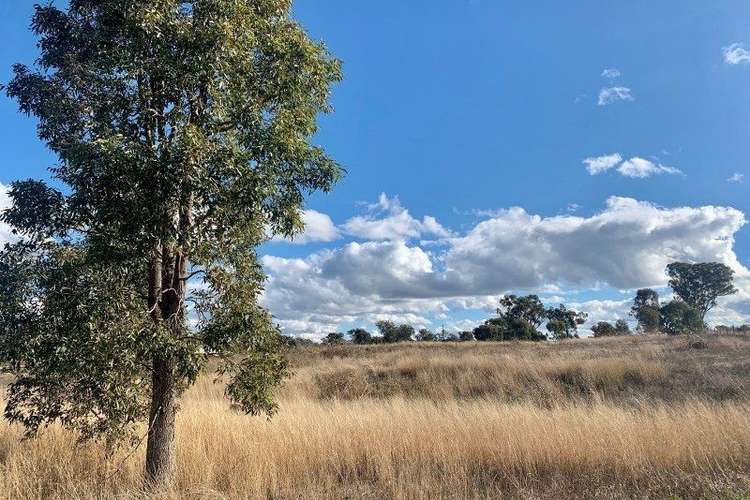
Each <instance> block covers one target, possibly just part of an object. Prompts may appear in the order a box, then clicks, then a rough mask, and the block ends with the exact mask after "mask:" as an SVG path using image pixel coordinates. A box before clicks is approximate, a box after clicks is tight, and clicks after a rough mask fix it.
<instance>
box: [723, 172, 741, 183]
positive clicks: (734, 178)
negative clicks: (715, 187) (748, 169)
mask: <svg viewBox="0 0 750 500" xmlns="http://www.w3.org/2000/svg"><path fill="white" fill-rule="evenodd" d="M744 179H745V174H740V173H738V172H735V173H734V174H732V176H731V177H729V178H728V179H727V182H734V183H737V184H739V183H740V182H742V181H743V180H744Z"/></svg>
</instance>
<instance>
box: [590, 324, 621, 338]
mask: <svg viewBox="0 0 750 500" xmlns="http://www.w3.org/2000/svg"><path fill="white" fill-rule="evenodd" d="M591 331H592V332H594V337H597V338H598V337H614V336H615V335H617V330H615V327H614V326H612V324H611V323H609V322H608V321H600V322H598V323H597V324H595V325H594V326H592V327H591Z"/></svg>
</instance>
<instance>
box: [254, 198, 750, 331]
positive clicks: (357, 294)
mask: <svg viewBox="0 0 750 500" xmlns="http://www.w3.org/2000/svg"><path fill="white" fill-rule="evenodd" d="M744 224H745V217H744V215H743V213H742V212H740V211H738V210H735V209H732V208H726V207H716V206H705V207H678V208H663V207H658V206H656V205H653V204H651V203H647V202H643V201H637V200H634V199H631V198H620V197H612V198H610V199H609V200H608V201H607V203H606V206H605V208H604V210H602V211H601V212H600V213H598V214H595V215H593V216H591V217H576V216H573V215H562V216H553V217H544V216H540V215H534V214H530V213H528V212H527V211H526V210H524V209H523V208H518V207H516V208H510V209H505V210H501V211H497V212H496V213H495V214H494V215H493V216H492V217H490V218H488V219H486V220H482V221H480V222H478V223H477V224H476V225H475V226H474V227H473V228H471V229H470V230H469V231H468V232H466V233H465V234H463V235H460V236H453V237H450V238H447V239H446V245H445V247H441V248H440V250H439V252H438V253H431V252H428V251H426V250H425V249H424V248H422V247H421V246H419V245H418V244H409V243H408V242H407V241H404V240H382V241H368V242H365V243H356V242H354V243H350V244H347V245H344V246H342V247H340V248H337V249H333V250H325V251H321V252H316V253H314V254H312V255H309V256H308V257H306V258H297V259H285V258H280V257H272V256H266V257H264V259H263V264H264V267H265V269H266V272H267V273H268V275H269V283H268V286H267V288H266V293H265V294H264V297H263V303H264V305H266V306H267V307H269V309H270V310H271V312H272V313H273V314H274V315H275V316H276V318H277V320H278V321H279V323H280V324H281V326H282V328H285V329H286V330H287V331H288V332H289V333H314V334H318V333H325V332H326V331H330V330H331V329H333V328H337V327H338V326H340V325H343V324H365V325H367V324H372V323H373V322H374V321H376V320H377V319H382V318H393V319H396V320H399V321H407V320H408V321H410V322H412V323H414V324H415V326H418V325H419V326H422V325H429V324H430V317H432V318H437V317H443V318H444V317H447V316H450V314H449V313H450V312H451V311H456V310H465V309H470V310H483V311H488V312H491V311H492V310H493V309H494V307H495V305H496V304H497V297H498V295H500V294H503V293H506V292H507V291H510V290H513V291H518V292H539V291H544V290H548V291H552V292H553V293H557V292H555V291H557V290H565V289H571V288H574V289H579V290H582V289H592V288H596V287H600V286H610V287H613V288H616V289H634V288H638V287H643V286H663V285H665V284H666V277H665V274H664V268H665V267H666V265H667V264H668V263H670V262H673V261H675V260H686V261H696V262H697V261H718V262H723V263H725V264H727V265H729V266H730V267H732V268H733V269H735V270H736V271H738V274H743V275H744V274H747V270H746V269H745V268H744V267H743V266H742V265H741V264H740V263H739V261H738V259H737V256H736V255H735V253H734V250H733V245H734V235H735V233H736V232H737V231H738V230H739V229H740V228H741V227H742V226H743V225H744ZM748 290H750V287H748ZM748 297H750V293H749V294H748ZM738 304H739V306H737V307H745V304H750V302H742V303H738ZM620 306H622V304H614V303H612V304H610V303H607V302H606V301H604V302H601V303H586V304H585V305H582V306H581V309H583V310H587V307H588V308H589V312H590V313H592V312H593V314H592V321H593V320H595V319H596V320H598V319H599V318H601V319H609V320H612V319H613V318H616V317H618V315H617V314H620V313H619V312H618V313H617V314H616V315H612V314H611V313H612V311H615V310H617V311H619V310H620V309H617V308H618V307H620ZM728 307H731V306H728ZM748 309H750V308H748ZM599 310H601V311H602V313H601V314H599V313H598V312H597V311H599ZM732 310H733V311H735V312H736V311H737V310H738V309H737V308H736V307H735V308H733V309H732ZM738 314H742V313H741V312H740V313H738ZM748 314H750V310H748ZM607 315H609V316H608V317H607V318H605V316H607ZM725 317H726V315H725ZM433 327H435V325H433Z"/></svg>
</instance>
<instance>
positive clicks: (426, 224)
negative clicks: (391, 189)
mask: <svg viewBox="0 0 750 500" xmlns="http://www.w3.org/2000/svg"><path fill="white" fill-rule="evenodd" d="M367 208H368V210H369V211H370V212H371V213H369V214H367V215H363V216H357V217H352V218H351V219H349V220H348V221H346V223H345V224H344V225H343V226H342V228H343V230H344V231H345V232H346V233H347V234H349V235H352V236H355V237H358V238H363V239H367V240H400V239H413V238H420V237H422V236H425V235H427V236H436V237H439V238H446V237H448V236H450V231H448V230H447V229H445V228H444V227H443V226H441V225H440V223H438V221H437V220H436V219H435V218H434V217H430V216H425V217H423V218H422V220H421V221H420V220H418V219H415V218H414V217H412V216H411V214H410V213H409V211H408V210H407V209H405V208H404V207H402V206H401V202H400V201H399V199H398V197H397V196H396V197H393V198H389V197H388V196H387V195H386V194H385V193H381V195H380V197H379V199H378V202H377V203H375V204H372V205H368V206H367Z"/></svg>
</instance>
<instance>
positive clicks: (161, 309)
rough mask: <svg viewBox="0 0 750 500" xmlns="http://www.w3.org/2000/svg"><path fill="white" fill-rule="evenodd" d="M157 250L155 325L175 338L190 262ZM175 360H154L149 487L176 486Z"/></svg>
mask: <svg viewBox="0 0 750 500" xmlns="http://www.w3.org/2000/svg"><path fill="white" fill-rule="evenodd" d="M160 248H161V247H160V245H157V246H156V247H155V250H154V257H153V260H152V269H151V276H150V287H151V290H150V291H149V299H150V301H153V304H150V305H151V311H152V318H153V320H154V323H155V324H160V323H164V322H166V323H167V325H168V326H169V329H170V331H171V334H172V335H175V336H179V335H181V334H182V321H183V319H184V318H183V304H184V299H185V293H186V283H185V279H184V274H185V270H186V259H185V257H184V256H183V255H181V254H180V253H179V252H174V251H171V249H169V248H162V249H161V252H160V251H159V249H160ZM175 365H176V363H175V360H174V358H173V357H171V356H169V355H162V354H157V355H155V357H154V360H153V364H152V374H151V410H150V415H149V430H148V442H147V445H146V480H147V482H148V483H149V485H151V486H153V487H158V488H166V487H169V486H170V485H172V484H173V482H174V478H175V474H176V471H177V467H176V456H175V419H176V415H177V397H178V380H177V378H176V377H177V374H176V373H175Z"/></svg>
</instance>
